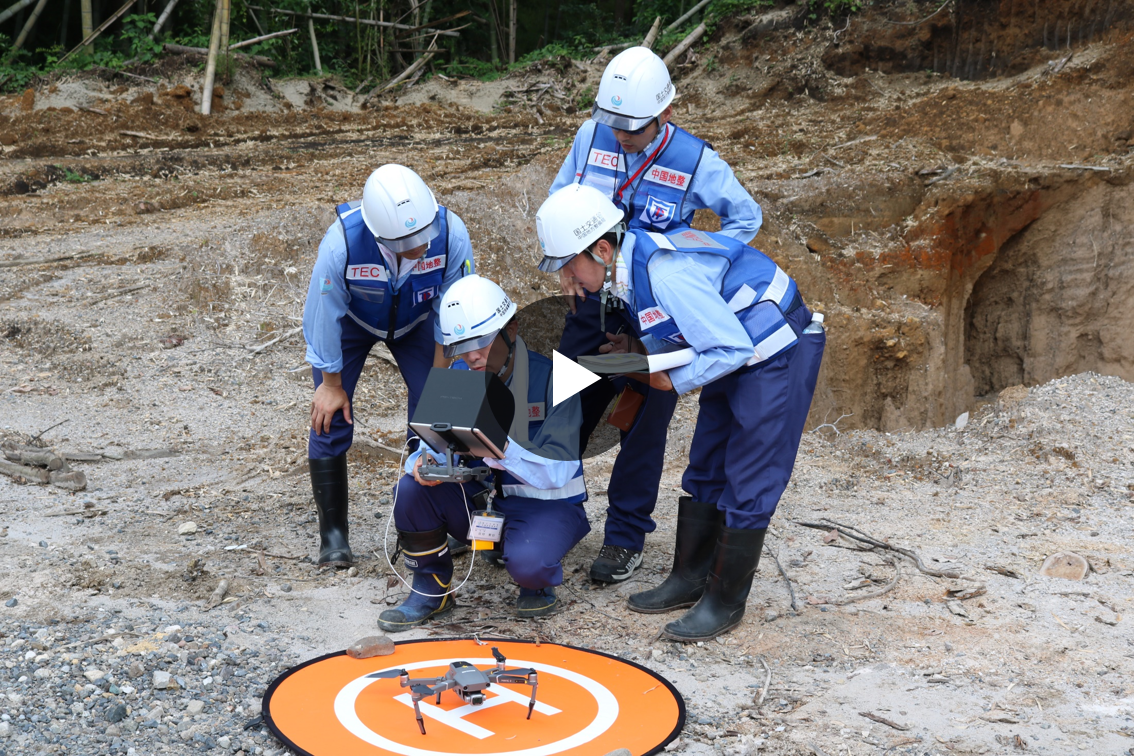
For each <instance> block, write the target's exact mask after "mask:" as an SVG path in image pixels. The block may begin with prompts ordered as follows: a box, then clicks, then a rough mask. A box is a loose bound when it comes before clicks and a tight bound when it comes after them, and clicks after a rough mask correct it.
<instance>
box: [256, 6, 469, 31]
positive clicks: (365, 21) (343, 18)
mask: <svg viewBox="0 0 1134 756" xmlns="http://www.w3.org/2000/svg"><path fill="white" fill-rule="evenodd" d="M244 7H246V8H249V9H251V10H262V11H267V12H268V13H278V14H282V15H284V16H305V17H307V18H319V19H323V20H324V21H346V22H347V23H351V24H365V25H367V26H385V27H387V28H390V29H402V30H403V31H414V30H416V29H421V28H422V27H420V26H410V25H409V24H396V23H392V22H390V21H374V20H373V19H369V18H352V17H350V16H331V15H328V14H326V13H303V12H302V11H289V10H284V9H283V8H264V7H262V6H259V5H246V6H244ZM425 31H426V32H427V33H429V34H440V35H441V36H443V37H459V36H461V35H460V34H458V33H457V32H455V31H452V30H450V29H432V28H426V29H425Z"/></svg>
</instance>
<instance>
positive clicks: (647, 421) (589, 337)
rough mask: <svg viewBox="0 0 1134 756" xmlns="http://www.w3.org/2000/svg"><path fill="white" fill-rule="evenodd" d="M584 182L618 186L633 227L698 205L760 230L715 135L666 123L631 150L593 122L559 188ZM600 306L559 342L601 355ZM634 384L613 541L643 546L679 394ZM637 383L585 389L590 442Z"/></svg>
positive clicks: (742, 234)
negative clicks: (635, 406) (614, 402)
mask: <svg viewBox="0 0 1134 756" xmlns="http://www.w3.org/2000/svg"><path fill="white" fill-rule="evenodd" d="M651 156H652V157H653V160H651V159H650V158H651ZM631 179H632V180H631ZM628 181H629V183H627V182H628ZM575 182H580V183H584V184H587V185H590V186H594V187H596V188H598V189H599V190H600V191H603V192H604V193H606V194H609V195H610V197H611V199H612V200H614V202H615V204H618V205H619V206H620V207H621V208H622V209H623V210H625V211H626V213H627V215H626V219H627V222H628V224H629V226H630V228H646V229H650V230H655V231H664V230H673V229H677V228H681V227H686V226H688V225H689V223H690V222H691V221H692V220H693V213H694V211H695V210H698V209H701V208H708V209H710V210H712V211H713V212H715V213H716V214H717V215H718V216H720V219H721V233H722V234H724V235H726V236H730V237H732V238H734V239H737V240H739V241H741V242H745V243H746V242H748V241H750V240H751V239H752V238H753V237H755V236H756V233H757V232H758V231H759V230H760V224H761V223H762V221H763V214H762V211H761V209H760V206H759V205H758V204H757V203H756V201H755V200H753V199H752V197H751V195H749V194H748V192H747V191H746V190H745V189H744V187H743V186H741V185H740V182H739V181H737V179H736V176H735V175H734V174H733V171H732V168H730V167H729V165H728V163H726V162H725V161H724V160H722V159H721V157H720V155H718V154H717V153H716V152H715V151H714V150H713V149H712V147H711V146H709V145H708V144H707V143H706V142H703V141H702V140H700V139H698V138H696V137H694V136H692V135H691V134H689V133H688V132H686V131H684V130H683V129H680V128H677V127H676V126H674V125H672V124H666V127H665V128H664V129H659V130H658V136H657V137H656V138H655V139H654V141H653V142H651V143H650V144H649V145H648V146H647V147H646V149H644V150H642V151H641V152H639V153H637V154H634V155H627V154H626V153H624V152H623V151H622V147H621V145H619V144H618V140H617V139H616V138H615V137H614V132H613V130H612V129H611V128H610V127H609V126H606V125H604V124H599V123H596V122H594V121H591V120H588V121H585V122H584V123H583V125H582V126H580V127H579V131H578V132H577V133H576V135H575V142H574V144H573V145H572V146H571V151H570V152H569V153H568V154H567V158H566V159H565V160H564V161H563V166H562V167H561V168H560V169H559V174H558V175H557V176H556V177H555V181H554V183H552V185H551V190H550V193H554V192H555V191H557V190H558V189H561V188H563V187H564V186H567V185H568V184H571V183H575ZM620 192H621V194H620ZM600 307H601V305H600V303H599V301H598V297H597V295H591V296H588V297H587V298H586V299H584V300H581V301H578V304H577V308H576V312H575V313H571V314H568V315H567V321H566V323H565V325H564V328H563V336H562V338H561V340H560V343H559V351H560V352H561V353H562V354H563V355H565V356H567V357H570V358H571V359H575V358H577V357H578V356H579V355H583V354H597V353H598V350H599V347H601V346H602V345H603V344H606V343H607V338H606V336H605V333H604V329H602V328H600V327H599V324H600V317H599V310H600ZM633 328H634V325H633V323H632V319H628V318H626V317H624V313H622V312H620V311H617V310H615V311H612V312H609V313H607V315H606V328H605V331H609V332H610V333H614V332H616V331H618V330H623V331H624V332H629V331H631V330H632V329H633ZM629 384H630V385H631V386H632V389H631V390H636V391H638V392H639V393H644V394H645V402H644V403H643V406H642V408H641V409H640V410H639V412H638V419H637V421H636V422H635V423H634V425H633V426H631V428H630V430H629V431H624V432H621V440H622V447H621V449H619V452H618V456H617V458H616V459H615V461H614V469H613V470H612V471H611V475H610V485H609V488H608V491H607V497H608V501H609V502H610V503H609V507H608V509H607V518H606V532H605V536H604V539H603V542H604V543H609V544H613V545H615V546H621V547H623V548H625V549H629V550H631V551H641V550H642V547H643V545H644V543H645V538H646V533H650V532H653V530H654V529H655V528H656V527H657V526H656V525H655V524H654V521H653V519H652V517H651V515H652V513H653V511H654V507H655V505H656V504H657V490H658V485H659V483H660V481H661V475H662V469H663V467H664V465H665V443H666V433H667V431H668V428H669V422H670V419H671V418H672V417H673V411H674V408H675V407H676V406H677V397H675V396H674V395H673V394H670V393H669V392H661V391H654V390H652V389H649V388H647V387H644V386H642V384H638V383H633V382H629ZM627 385H628V382H627V381H626V380H625V379H616V380H613V381H602V382H600V383H596V384H594V385H592V386H590V387H588V388H587V389H586V390H584V391H583V393H582V394H581V398H582V402H583V420H584V422H583V427H582V432H581V434H580V437H581V439H582V443H583V444H585V443H586V441H587V439H588V438H589V437H590V435H591V433H592V432H593V431H594V429H595V427H596V426H597V425H598V423H599V421H600V420H601V419H602V415H603V412H604V411H605V409H606V407H607V405H608V404H609V403H610V401H611V399H612V398H613V397H614V396H615V394H616V393H617V392H619V391H622V390H623V389H625V388H626V386H627ZM581 451H582V450H581Z"/></svg>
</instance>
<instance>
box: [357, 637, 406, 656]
mask: <svg viewBox="0 0 1134 756" xmlns="http://www.w3.org/2000/svg"><path fill="white" fill-rule="evenodd" d="M346 652H347V656H349V657H350V658H352V659H369V658H370V657H372V656H389V655H390V654H392V653H394V642H393V641H392V640H390V639H389V638H387V637H386V636H385V635H368V636H366V637H365V638H361V639H359V640H356V641H355V642H354V643H352V644H351V647H350V648H348V649H347V650H346Z"/></svg>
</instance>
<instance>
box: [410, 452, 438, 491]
mask: <svg viewBox="0 0 1134 756" xmlns="http://www.w3.org/2000/svg"><path fill="white" fill-rule="evenodd" d="M423 459H425V452H422V454H421V456H420V457H418V458H417V461H416V462H414V463H413V479H414V480H416V481H417V484H418V485H419V486H436V485H437V484H439V483H440V482H441V481H439V480H425V479H423V478H422V477H421V475H419V474H418V471H419V470H421V461H422V460H423Z"/></svg>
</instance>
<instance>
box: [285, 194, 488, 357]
mask: <svg viewBox="0 0 1134 756" xmlns="http://www.w3.org/2000/svg"><path fill="white" fill-rule="evenodd" d="M448 220H449V253H448V254H449V257H448V259H447V262H446V265H445V276H444V279H443V280H442V283H441V293H440V294H438V295H437V296H436V297H434V299H433V312H434V314H435V315H436V314H437V313H439V312H440V311H441V298H442V297H444V296H445V292H446V291H448V290H449V286H451V285H452V283H453V282H454V281H456V280H457V279H459V278H460V277H461V276H462V275H464V274H465V273H466V272H472V270H473V262H472V242H471V241H470V240H469V231H468V229H467V228H466V227H465V222H464V221H463V220H461V219H460V218H459V217H457V214H456V213H454V212H453V211H452V210H449V211H448ZM378 246H379V247H380V248H382V245H381V244H379V245H378ZM385 252H386V250H385V249H383V253H385ZM399 262H400V258H399ZM346 263H347V247H346V239H345V238H344V237H343V227H342V224H341V223H339V221H337V220H336V221H335V222H334V223H332V224H331V227H330V228H328V229H327V233H326V234H325V235H324V236H323V241H321V242H320V243H319V257H318V258H317V259H316V260H315V268H314V270H312V271H311V285H310V286H308V288H307V302H306V304H305V305H304V306H303V338H304V339H306V340H307V362H308V363H310V364H311V367H313V368H316V369H318V370H322V371H324V372H327V373H341V372H342V369H343V349H342V335H343V329H342V323H341V321H342V319H343V317H344V316H345V315H346V312H347V305H348V304H349V303H350V292H349V291H347V287H346ZM411 270H412V267H410V266H399V272H398V274H397V282H396V286H397V287H398V288H401V286H402V285H403V284H404V283H405V282H406V279H407V278H409V276H410V271H411ZM328 280H329V281H330V286H328V285H327V283H326V281H328ZM433 340H434V341H436V342H437V343H438V344H440V343H441V322H440V319H439V318H437V317H434V318H433Z"/></svg>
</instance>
